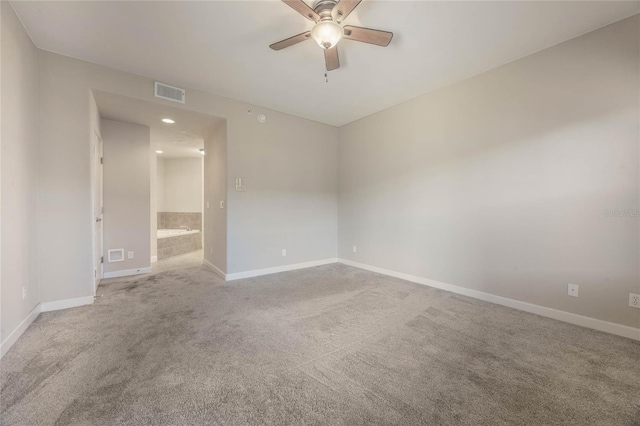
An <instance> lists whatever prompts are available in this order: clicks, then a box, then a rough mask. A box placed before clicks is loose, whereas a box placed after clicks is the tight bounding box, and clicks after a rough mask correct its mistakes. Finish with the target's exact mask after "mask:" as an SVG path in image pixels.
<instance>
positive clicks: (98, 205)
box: [91, 131, 104, 293]
mask: <svg viewBox="0 0 640 426" xmlns="http://www.w3.org/2000/svg"><path fill="white" fill-rule="evenodd" d="M91 152H92V156H93V158H92V162H93V173H94V175H93V188H92V191H93V217H94V220H95V222H94V226H93V243H94V248H93V250H94V255H93V259H94V270H93V277H94V285H93V291H94V293H95V292H96V291H97V289H98V285H99V284H100V280H101V279H102V263H103V259H104V258H103V251H102V217H103V212H104V209H103V205H102V200H103V197H102V176H103V172H102V168H103V160H102V152H103V151H102V138H101V137H100V135H99V134H98V133H97V132H95V131H94V132H93V149H92V150H91Z"/></svg>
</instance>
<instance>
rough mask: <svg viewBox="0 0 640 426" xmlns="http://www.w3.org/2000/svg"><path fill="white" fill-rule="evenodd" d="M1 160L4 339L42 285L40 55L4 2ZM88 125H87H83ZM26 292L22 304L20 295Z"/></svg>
mask: <svg viewBox="0 0 640 426" xmlns="http://www.w3.org/2000/svg"><path fill="white" fill-rule="evenodd" d="M0 7H1V13H0V14H1V20H2V21H1V22H2V30H1V39H2V42H1V52H2V53H1V56H2V59H1V80H2V82H1V84H2V106H1V109H2V113H3V116H2V135H1V140H2V156H1V158H0V182H1V192H2V205H1V208H0V217H1V218H2V220H1V223H2V224H1V229H0V235H1V245H2V252H1V265H2V268H1V269H0V275H1V278H0V279H1V283H2V284H1V285H2V287H1V289H0V292H1V294H2V306H1V308H0V310H1V311H2V314H1V319H0V323H1V329H2V331H1V333H0V339H1V341H2V342H4V341H5V339H6V338H7V336H9V334H10V333H11V332H12V331H13V330H15V329H16V327H18V325H19V324H20V323H21V322H22V321H23V320H24V319H25V318H26V317H27V315H28V314H29V312H30V311H31V310H32V309H33V308H34V307H35V306H36V305H37V304H38V302H39V301H40V286H39V285H38V279H37V271H38V228H37V209H38V53H37V50H36V48H35V46H34V45H33V43H32V42H31V40H30V39H29V36H28V35H27V33H26V31H25V30H24V28H23V27H22V24H21V23H20V21H19V20H18V18H17V16H16V15H15V13H14V11H13V9H12V8H11V5H10V4H9V2H6V1H3V2H1V6H0ZM85 125H86V122H85ZM23 288H25V289H26V291H27V297H26V299H24V300H23V298H22V289H23Z"/></svg>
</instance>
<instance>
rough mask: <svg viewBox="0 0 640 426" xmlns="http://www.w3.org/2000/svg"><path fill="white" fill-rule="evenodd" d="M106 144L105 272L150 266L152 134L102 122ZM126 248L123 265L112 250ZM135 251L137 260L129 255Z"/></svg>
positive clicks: (143, 128)
mask: <svg viewBox="0 0 640 426" xmlns="http://www.w3.org/2000/svg"><path fill="white" fill-rule="evenodd" d="M101 127H102V139H103V142H104V259H105V263H104V272H105V274H109V273H113V272H118V271H134V270H136V269H140V268H148V267H149V266H150V235H149V234H150V228H151V226H150V202H149V200H150V199H151V182H150V179H149V173H150V162H149V150H150V147H151V145H150V130H149V127H147V126H141V125H139V124H132V123H122V122H119V121H112V120H102V121H101ZM120 248H123V249H124V251H125V259H124V261H122V262H111V263H110V262H108V250H112V249H120ZM129 251H132V252H133V254H134V257H133V259H129V258H128V256H127V253H128V252H129Z"/></svg>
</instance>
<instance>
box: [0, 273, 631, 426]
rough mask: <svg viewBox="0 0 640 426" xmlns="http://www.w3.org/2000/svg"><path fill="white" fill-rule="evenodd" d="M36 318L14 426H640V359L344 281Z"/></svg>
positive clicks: (16, 385) (19, 358)
mask: <svg viewBox="0 0 640 426" xmlns="http://www.w3.org/2000/svg"><path fill="white" fill-rule="evenodd" d="M99 294H101V295H102V297H100V298H98V299H97V300H96V303H95V304H93V305H91V306H85V307H80V308H74V309H68V310H64V311H57V312H50V313H44V314H41V315H40V316H39V317H38V319H37V320H36V321H35V322H34V323H33V325H31V327H30V328H29V329H28V330H27V331H26V332H25V334H24V335H23V336H22V337H21V338H20V340H19V341H18V342H17V343H16V344H15V345H14V347H13V348H12V349H11V350H10V351H9V352H8V353H7V355H5V357H4V358H3V359H2V364H1V366H0V384H1V389H2V390H1V392H2V394H1V400H0V404H1V407H0V409H1V411H0V412H1V417H0V423H1V424H3V425H53V424H56V425H120V424H130V425H147V424H153V425H205V424H233V425H243V424H277V425H287V424H291V425H306V424H332V425H341V424H344V425H360V424H362V425H364V424H366V425H375V424H403V425H409V424H425V425H455V424H460V425H501V424H504V425H507V424H508V425H515V424H517V425H537V424H541V425H555V424H571V425H581V426H583V425H592V424H593V425H638V424H640V342H636V341H632V340H629V339H625V338H621V337H616V336H612V335H608V334H605V333H600V332H597V331H593V330H589V329H586V328H581V327H577V326H573V325H570V324H566V323H562V322H558V321H554V320H551V319H547V318H543V317H540V316H536V315H532V314H528V313H524V312H520V311H516V310H513V309H509V308H505V307H502V306H498V305H493V304H490V303H485V302H481V301H478V300H474V299H470V298H466V297H462V296H459V295H456V294H452V293H448V292H445V291H440V290H437V289H433V288H429V287H426V286H421V285H418V284H413V283H410V282H406V281H402V280H399V279H395V278H390V277H387V276H383V275H378V274H374V273H371V272H368V271H363V270H360V269H356V268H352V267H349V266H346V265H341V264H333V265H327V266H321V267H316V268H309V269H304V270H299V271H292V272H285V273H280V274H274V275H268V276H263V277H258V278H251V279H245V280H239V281H233V282H224V281H222V280H221V279H220V278H218V277H217V276H216V275H214V274H213V273H212V272H210V271H208V270H206V269H204V268H202V267H198V268H191V269H184V270H179V271H169V272H163V273H159V274H157V275H152V276H147V277H143V278H140V279H136V280H133V281H132V280H129V281H123V282H116V283H111V284H109V285H104V286H101V287H100V288H99Z"/></svg>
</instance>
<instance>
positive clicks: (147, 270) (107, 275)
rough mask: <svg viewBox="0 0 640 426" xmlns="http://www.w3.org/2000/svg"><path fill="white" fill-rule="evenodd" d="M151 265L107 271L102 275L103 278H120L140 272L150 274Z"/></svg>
mask: <svg viewBox="0 0 640 426" xmlns="http://www.w3.org/2000/svg"><path fill="white" fill-rule="evenodd" d="M150 273H151V266H149V267H146V268H137V269H125V270H123V271H114V272H105V273H104V274H103V275H102V278H105V279H106V278H120V277H128V276H130V275H138V274H150Z"/></svg>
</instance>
